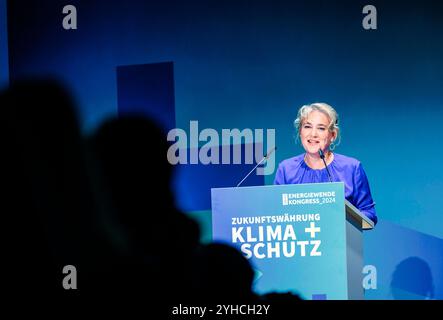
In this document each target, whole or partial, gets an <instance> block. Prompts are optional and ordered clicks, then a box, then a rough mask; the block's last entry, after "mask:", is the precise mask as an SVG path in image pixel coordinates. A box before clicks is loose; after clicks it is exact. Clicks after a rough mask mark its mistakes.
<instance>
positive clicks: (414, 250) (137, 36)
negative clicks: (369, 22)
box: [0, 0, 443, 299]
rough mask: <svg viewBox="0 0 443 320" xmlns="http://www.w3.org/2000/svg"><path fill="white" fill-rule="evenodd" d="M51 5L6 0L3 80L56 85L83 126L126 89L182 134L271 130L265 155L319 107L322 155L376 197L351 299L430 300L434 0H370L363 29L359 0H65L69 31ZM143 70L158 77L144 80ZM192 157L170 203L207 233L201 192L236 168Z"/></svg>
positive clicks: (440, 62) (436, 268)
mask: <svg viewBox="0 0 443 320" xmlns="http://www.w3.org/2000/svg"><path fill="white" fill-rule="evenodd" d="M66 4H67V3H66V1H62V0H52V1H51V0H42V1H38V2H31V1H25V0H13V1H8V36H9V60H10V65H9V77H10V80H11V81H14V80H16V79H20V78H22V77H24V76H47V75H51V76H55V77H56V78H58V79H60V80H61V81H63V83H65V84H66V85H68V86H69V88H70V89H71V90H72V92H73V93H74V95H75V96H76V98H77V101H78V102H79V106H80V114H81V116H82V119H83V126H84V130H85V133H87V132H89V131H90V130H91V129H94V128H95V127H96V126H97V125H98V124H99V123H100V122H101V121H102V120H103V119H104V118H106V117H109V116H113V115H117V114H118V113H121V112H122V110H123V109H125V108H126V107H129V108H131V107H134V105H131V104H127V102H128V101H130V102H131V101H133V100H130V99H133V98H134V97H135V98H137V99H138V98H140V99H141V100H140V101H142V102H143V103H142V105H140V106H137V108H139V107H141V108H142V109H143V108H147V109H146V110H145V111H146V112H148V111H149V110H150V111H153V110H154V111H155V115H156V116H157V117H159V118H160V119H163V120H162V121H165V122H163V123H166V127H165V128H169V127H171V126H172V125H174V126H176V127H178V128H183V129H184V130H189V125H190V121H193V120H197V121H198V122H199V127H200V128H202V129H203V128H213V129H215V130H217V132H221V130H222V129H224V128H228V129H231V128H239V129H240V130H241V129H244V128H251V129H258V128H261V129H264V130H266V129H275V130H276V145H277V146H278V151H277V154H276V160H277V161H281V160H283V159H285V158H288V157H291V156H294V155H296V154H299V153H301V152H302V148H301V147H300V146H299V145H296V143H295V142H294V134H295V133H294V128H293V119H294V118H295V116H296V111H297V109H298V108H299V107H300V106H301V105H303V104H306V103H311V102H316V101H324V102H327V103H329V104H331V105H332V106H334V107H335V108H336V109H337V111H338V112H339V114H340V118H341V129H342V142H341V145H340V146H339V147H338V148H337V149H336V152H338V153H342V154H346V155H349V156H352V157H355V158H358V159H359V160H361V162H362V163H363V166H364V168H365V170H366V172H367V175H368V177H369V181H370V184H371V187H372V193H373V197H374V199H375V201H376V203H377V205H376V209H377V212H378V215H379V221H380V222H379V225H378V226H377V227H376V229H375V230H374V231H371V232H368V233H367V234H366V237H365V240H366V241H365V263H366V264H368V265H373V266H375V267H376V269H377V275H378V280H379V281H378V282H377V288H376V289H370V290H367V292H366V297H367V298H368V299H395V298H415V299H418V298H430V297H432V298H436V299H442V298H443V280H442V279H443V274H442V270H443V268H442V265H443V262H442V261H443V256H442V252H443V219H441V215H442V212H441V204H440V198H441V193H442V190H443V170H441V162H442V160H441V159H442V158H443V151H442V148H441V147H440V144H441V141H442V140H443V132H442V130H441V127H440V124H439V122H440V121H441V119H442V118H443V108H442V101H443V91H442V90H441V88H442V87H443V59H442V57H443V19H441V17H442V14H443V4H442V3H437V2H436V1H433V0H432V1H431V0H425V1H418V0H414V1H372V2H371V4H372V5H374V6H376V8H377V14H378V23H377V27H378V28H377V30H365V29H364V28H363V27H362V19H363V17H364V15H363V14H362V8H363V7H364V6H365V5H366V4H368V3H367V1H360V0H357V1H355V0H352V1H351V0H343V1H308V0H306V1H274V0H273V1H270V0H269V1H246V0H236V1H234V0H228V1H192V0H190V1H171V0H165V1H155V2H154V1H124V2H109V1H91V0H87V1H86V0H74V1H70V2H69V4H71V5H74V6H76V8H77V13H78V19H77V26H78V29H77V30H65V29H64V28H63V27H62V20H63V17H64V15H63V14H62V8H63V6H64V5H66ZM3 7H4V1H0V15H2V14H3V11H2V10H1V9H2V8H3ZM23 8H26V10H24V9H23ZM2 23H3V19H1V20H0V41H1V42H0V51H1V52H2V56H1V60H2V61H0V63H1V66H2V69H1V70H2V71H1V76H2V79H3V78H4V77H5V76H7V74H5V71H4V70H5V69H4V66H5V64H4V58H3V57H4V52H5V45H6V43H5V40H4V36H3V32H2V30H4V29H2V28H3V25H2ZM152 72H153V73H152ZM153 74H157V75H158V74H160V75H161V76H160V77H159V78H157V79H158V80H159V81H158V82H155V81H154V82H152V83H151V82H150V80H146V79H150V78H149V77H152V76H153ZM151 79H152V78H151ZM140 81H141V82H140ZM156 86H158V87H156ZM150 90H151V91H150ZM151 93H152V94H153V95H152V94H151ZM126 99H129V100H126ZM147 101H153V102H154V103H158V105H153V104H151V105H149V103H147ZM160 106H161V110H160V109H159V108H160ZM148 109H149V110H148ZM150 111H149V112H150ZM245 143H247V142H245ZM200 147H201V145H200ZM265 149H266V148H265ZM191 166H192V165H188V166H186V167H187V170H188V171H187V172H185V173H183V174H178V175H177V181H176V183H175V186H176V194H177V199H178V200H177V202H178V205H179V206H180V207H181V208H182V209H184V210H186V211H187V212H189V214H191V215H192V216H193V217H195V218H196V219H197V220H199V221H200V223H201V225H202V227H203V230H204V235H203V237H204V239H205V240H208V239H210V237H211V230H210V225H211V223H210V219H211V216H210V209H211V208H210V207H209V206H208V204H209V203H210V201H209V200H210V199H209V195H210V191H209V188H210V187H211V186H213V187H217V186H228V185H229V184H230V183H233V184H234V183H235V182H237V181H239V180H240V179H241V178H242V176H243V174H244V173H245V172H247V168H246V167H239V169H238V170H237V169H232V170H231V169H228V170H226V171H223V170H225V169H223V168H218V167H217V166H215V167H214V168H206V167H204V168H200V169H199V168H198V167H199V166H200V165H197V166H196V167H191ZM201 167H202V166H201ZM185 170H186V169H185ZM227 175H228V177H227ZM273 178H274V175H273V174H272V175H269V176H266V177H251V179H256V180H251V181H249V182H248V183H249V184H271V183H272V181H273ZM193 190H194V191H193ZM195 192H198V193H199V196H198V197H189V196H186V194H195ZM407 274H414V277H415V278H417V279H419V280H420V281H419V282H417V283H412V282H411V279H410V278H409V277H407V276H405V275H407ZM420 283H426V286H425V288H423V287H422V286H421V285H420ZM430 288H432V290H431V289H430Z"/></svg>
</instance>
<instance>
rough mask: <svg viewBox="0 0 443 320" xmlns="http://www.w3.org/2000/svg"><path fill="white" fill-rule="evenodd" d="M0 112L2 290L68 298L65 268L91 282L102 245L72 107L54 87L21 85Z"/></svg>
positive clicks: (3, 99) (1, 100)
mask: <svg viewBox="0 0 443 320" xmlns="http://www.w3.org/2000/svg"><path fill="white" fill-rule="evenodd" d="M0 105H1V106H2V113H3V116H2V122H3V123H2V125H1V130H2V131H3V134H2V135H1V137H2V146H3V147H4V153H3V160H4V161H5V165H4V166H3V173H4V175H3V177H4V178H3V179H2V183H3V186H4V187H6V188H5V189H4V190H6V192H5V193H3V201H2V206H3V212H5V213H7V214H5V215H4V217H3V225H4V226H5V228H4V230H3V231H2V237H3V238H4V241H2V245H3V246H4V248H5V250H4V251H3V252H4V253H5V256H4V261H6V263H5V265H6V268H7V270H8V273H7V276H6V277H5V278H6V282H7V283H3V284H4V285H5V286H6V287H9V288H10V289H11V290H14V291H17V292H20V295H23V294H26V293H29V294H32V293H35V292H36V291H38V295H43V294H45V293H51V292H52V293H55V292H60V291H64V292H67V291H66V290H65V288H64V287H63V285H62V284H63V282H62V280H63V278H64V277H65V275H64V274H63V268H64V266H66V265H73V266H74V267H75V268H76V269H77V271H78V272H79V273H81V274H82V276H83V278H84V279H86V278H88V277H90V276H91V277H92V270H93V269H94V268H98V261H99V259H98V257H99V256H100V253H101V252H103V247H102V244H103V243H104V238H102V237H101V232H100V230H101V229H100V227H99V225H98V222H97V221H96V220H95V219H96V215H95V212H96V203H95V199H94V195H93V193H92V187H91V183H90V181H89V177H88V173H87V161H86V158H85V153H84V151H85V150H84V143H83V140H82V137H81V134H80V130H79V126H78V122H77V118H76V115H75V112H74V105H73V102H72V99H71V97H70V95H69V94H68V93H67V91H66V90H65V89H64V88H63V87H62V86H61V85H60V84H58V83H57V82H55V81H53V80H23V81H18V82H13V83H12V84H11V85H10V87H9V88H8V89H7V90H5V91H4V92H2V94H1V96H0ZM99 248H100V249H99ZM5 265H4V266H5ZM94 265H95V267H94ZM71 292H73V291H71ZM33 296H34V297H35V296H37V295H34V294H33Z"/></svg>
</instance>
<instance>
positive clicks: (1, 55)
mask: <svg viewBox="0 0 443 320" xmlns="http://www.w3.org/2000/svg"><path fill="white" fill-rule="evenodd" d="M7 20H8V19H7V12H6V0H0V89H2V88H3V87H5V86H7V85H8V83H9V66H8V31H7V30H8V26H7V23H8V21H7Z"/></svg>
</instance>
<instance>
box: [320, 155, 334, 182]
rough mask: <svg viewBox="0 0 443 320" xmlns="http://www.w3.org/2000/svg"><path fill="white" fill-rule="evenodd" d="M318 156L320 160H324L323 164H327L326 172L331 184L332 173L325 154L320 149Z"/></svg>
mask: <svg viewBox="0 0 443 320" xmlns="http://www.w3.org/2000/svg"><path fill="white" fill-rule="evenodd" d="M318 154H319V155H320V158H321V159H322V160H323V163H324V164H325V168H326V172H327V173H328V178H329V182H332V178H331V173H330V172H329V169H328V165H327V164H326V161H325V153H324V152H323V150H322V149H318Z"/></svg>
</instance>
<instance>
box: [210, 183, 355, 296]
mask: <svg viewBox="0 0 443 320" xmlns="http://www.w3.org/2000/svg"><path fill="white" fill-rule="evenodd" d="M211 191H212V228H213V240H214V241H217V242H224V243H228V244H230V245H232V246H234V247H236V248H238V249H239V250H240V251H241V252H242V253H243V254H244V256H245V257H246V258H247V259H249V261H250V263H251V264H252V266H253V268H254V269H255V270H256V272H257V278H256V281H255V284H254V290H255V291H256V292H257V293H259V294H262V293H267V292H288V291H291V292H293V293H296V294H299V295H300V296H302V297H303V298H304V299H316V297H322V298H323V299H324V298H326V299H347V298H348V289H347V270H346V229H345V227H346V219H345V205H344V185H343V183H341V182H339V183H317V184H301V185H278V186H259V187H243V188H216V189H212V190H211Z"/></svg>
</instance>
